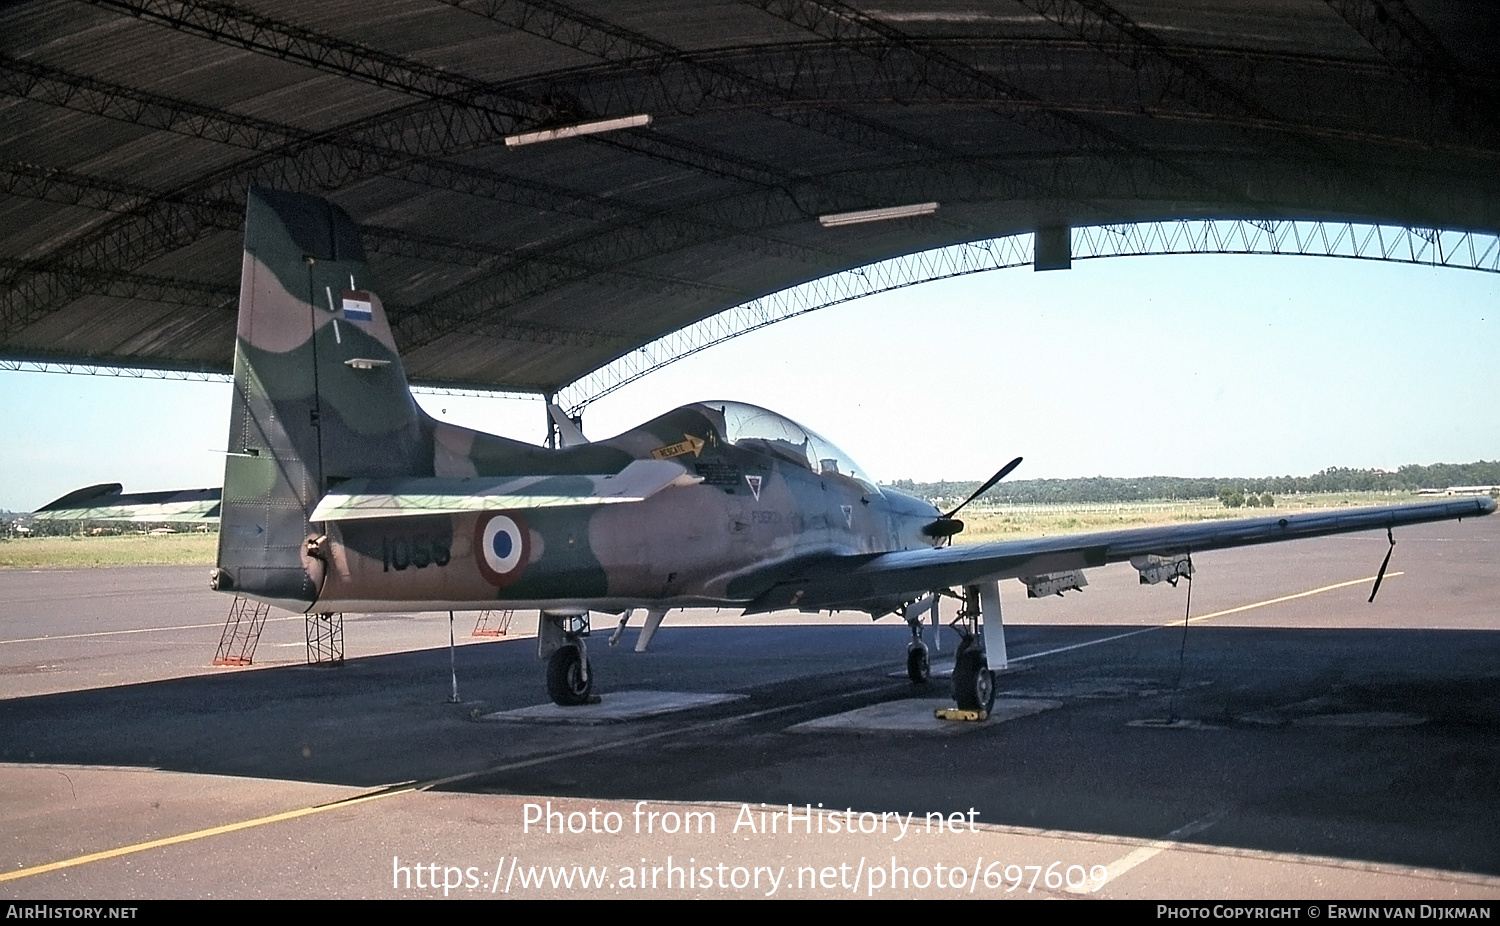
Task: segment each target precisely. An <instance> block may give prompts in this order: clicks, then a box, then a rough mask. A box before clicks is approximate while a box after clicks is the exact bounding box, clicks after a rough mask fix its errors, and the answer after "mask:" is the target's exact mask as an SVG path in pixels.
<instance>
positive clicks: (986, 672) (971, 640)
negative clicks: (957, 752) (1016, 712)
mask: <svg viewBox="0 0 1500 926" xmlns="http://www.w3.org/2000/svg"><path fill="white" fill-rule="evenodd" d="M997 597H998V596H997ZM980 611H981V608H980V601H979V586H977V585H969V586H965V587H964V604H963V607H962V608H960V609H959V612H958V616H957V617H955V618H954V619H953V623H952V624H949V626H950V627H952V628H953V630H954V631H955V632H956V633H957V634H958V636H959V644H958V653H957V656H956V657H955V658H954V661H953V700H954V701H955V702H956V703H957V704H958V706H959V708H961V709H962V710H966V711H983V712H984V713H986V714H988V713H989V712H990V711H991V710H993V709H994V707H995V674H994V673H993V672H991V671H990V662H989V657H988V656H987V655H986V653H985V648H984V637H983V635H982V634H981V632H980V623H979V621H980Z"/></svg>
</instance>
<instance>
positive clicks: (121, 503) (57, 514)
mask: <svg viewBox="0 0 1500 926" xmlns="http://www.w3.org/2000/svg"><path fill="white" fill-rule="evenodd" d="M120 489H121V486H120V484H119V483H118V482H105V483H100V484H99V485H93V486H86V487H85V488H82V489H75V490H74V491H72V492H69V493H68V494H67V495H64V496H63V497H62V498H59V499H56V500H55V501H51V502H48V503H47V504H45V505H43V506H42V507H40V508H38V509H37V510H36V511H35V512H34V513H33V514H32V517H33V518H35V519H36V520H38V521H132V522H142V523H147V524H156V523H164V522H168V521H172V522H177V521H187V522H193V523H198V524H211V523H215V522H217V521H218V520H219V499H220V495H221V494H222V493H221V492H220V490H219V489H182V490H179V491H175V492H137V493H135V494H132V495H125V494H122V493H121V491H120Z"/></svg>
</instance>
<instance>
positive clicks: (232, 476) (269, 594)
mask: <svg viewBox="0 0 1500 926" xmlns="http://www.w3.org/2000/svg"><path fill="white" fill-rule="evenodd" d="M379 293H380V290H379V287H378V286H377V285H376V282H375V280H374V279H373V278H372V277H371V275H370V271H369V268H368V266H367V265H366V262H365V256H364V252H363V250H362V248H361V244H360V240H359V234H358V231H357V227H356V226H355V224H354V222H353V221H352V220H351V219H350V218H349V216H348V215H347V214H345V213H344V212H343V211H342V210H340V209H339V208H337V207H335V206H333V205H331V204H329V203H327V202H325V201H323V200H320V199H316V198H313V197H310V196H305V195H297V194H290V193H281V192H272V191H268V190H254V191H252V192H251V194H250V197H249V206H248V210H247V216H246V224H245V252H244V264H243V275H242V278H241V289H240V315H239V331H238V339H237V342H236V347H235V364H234V368H235V373H234V399H233V403H234V405H233V410H232V417H231V423H230V435H229V446H228V459H227V465H226V467H225V474H224V489H223V499H222V515H221V529H220V535H219V553H218V565H217V568H216V569H215V570H214V572H213V578H212V585H213V587H214V588H215V589H217V590H220V591H224V592H230V593H234V594H239V595H245V596H248V597H252V598H256V599H260V600H263V601H267V602H270V603H272V604H275V605H278V606H281V607H284V608H289V609H292V610H295V611H302V612H318V613H321V612H337V611H353V612H363V611H389V610H433V611H449V610H461V609H487V608H515V609H536V610H539V611H540V612H541V614H542V620H541V621H540V632H539V644H538V649H539V655H540V656H541V657H542V658H544V659H545V660H546V661H547V671H546V678H547V690H548V693H549V694H550V695H551V697H552V699H553V700H554V701H556V702H557V703H559V704H579V703H584V702H587V701H589V700H590V699H591V694H592V688H593V685H594V677H593V673H592V671H591V669H590V665H589V660H588V653H587V649H586V642H585V634H586V627H587V615H588V613H589V612H590V611H599V612H610V613H614V614H621V613H626V614H627V616H628V612H629V610H630V609H635V608H645V609H648V611H649V614H650V617H649V618H648V624H647V626H648V630H650V629H654V627H655V625H656V624H659V623H660V620H661V615H663V614H665V613H666V612H667V611H668V610H669V609H673V608H680V607H690V606H712V607H736V608H743V609H744V610H745V611H746V612H768V611H776V610H781V609H798V610H803V611H821V610H835V609H847V610H858V611H865V612H868V613H869V614H871V615H872V616H874V617H880V616H883V615H898V616H901V617H903V618H904V619H905V620H906V621H907V622H908V623H909V624H910V626H911V628H912V639H911V643H910V644H909V646H908V648H907V666H908V671H909V674H910V675H911V677H912V678H913V680H916V681H925V680H926V678H927V675H928V671H929V666H928V651H927V646H926V644H925V642H924V640H923V639H922V623H923V616H924V613H927V612H929V610H930V611H931V613H933V614H934V616H935V614H936V606H937V601H938V599H939V596H949V597H951V598H953V599H956V600H957V601H959V602H960V603H961V606H960V609H959V611H958V616H957V618H956V619H955V620H954V622H953V624H952V626H953V627H954V629H955V630H957V631H958V634H959V637H960V644H959V646H958V649H957V656H956V662H955V668H954V674H953V679H954V695H955V698H956V700H957V701H958V703H959V705H960V707H963V708H968V709H973V710H988V709H989V707H990V705H991V704H992V702H993V699H994V687H993V675H992V673H991V670H990V665H989V656H990V648H987V647H986V641H985V637H986V632H985V631H984V625H985V624H986V623H989V624H991V625H993V626H994V627H996V628H998V626H999V622H998V617H999V590H998V581H999V580H1000V579H1002V578H1009V577H1017V578H1020V579H1022V580H1023V582H1025V583H1026V585H1027V587H1028V592H1029V593H1030V594H1033V595H1038V594H1053V593H1060V592H1061V591H1062V590H1065V589H1069V588H1077V587H1080V586H1082V585H1083V584H1085V582H1084V579H1083V575H1082V573H1081V571H1080V570H1082V569H1084V568H1085V567H1093V566H1102V565H1105V564H1106V563H1113V562H1123V561H1130V562H1131V563H1132V564H1133V565H1135V566H1136V568H1137V569H1139V570H1140V572H1141V581H1142V582H1156V581H1161V580H1167V581H1172V582H1175V581H1176V579H1177V578H1178V577H1179V576H1183V575H1187V574H1189V573H1190V570H1191V563H1190V560H1189V559H1188V555H1189V554H1190V553H1193V552H1198V551H1202V550H1208V549H1214V548H1219V547H1231V546H1239V545H1244V544H1256V543H1267V542H1272V541H1279V540H1291V539H1296V538H1301V537H1313V536H1319V535H1324V534H1331V533H1339V532H1344V531H1357V530H1369V529H1379V528H1386V529H1389V528H1391V527H1393V526H1397V525H1403V524H1413V523H1418V522H1424V521H1436V520H1444V519H1452V518H1462V517H1471V516H1476V515H1483V514H1488V513H1490V512H1492V511H1493V510H1494V509H1495V504H1494V502H1492V501H1490V500H1489V499H1465V500H1462V501H1444V502H1437V503H1429V504H1422V505H1412V506H1401V507H1386V508H1372V509H1364V510H1360V511H1344V512H1339V513H1329V514H1305V515H1288V516H1285V517H1268V518H1258V519H1247V520H1237V521H1216V522H1211V523H1199V524H1187V525H1181V526H1173V527H1159V528H1146V529H1138V530H1125V531H1112V532H1108V533H1093V534H1083V535H1077V536H1069V537H1049V538H1044V539H1038V540H1019V541H1004V542H999V543H986V544H977V545H970V546H957V547H955V546H951V545H950V543H949V541H950V540H951V538H952V536H953V535H954V534H956V533H957V532H959V531H960V530H962V529H963V522H962V521H960V520H958V519H957V518H956V517H955V514H956V513H957V509H954V510H953V511H949V512H946V513H944V512H941V511H939V510H938V509H936V508H935V507H934V506H932V505H930V504H928V503H927V502H924V501H921V500H919V499H916V498H913V497H911V496H908V495H905V494H902V493H900V492H896V491H894V490H891V489H888V488H880V487H877V486H876V485H875V483H874V482H872V481H871V480H870V479H869V478H868V477H867V476H866V475H865V474H864V473H863V472H862V471H861V470H860V469H859V467H857V466H856V465H854V463H853V461H851V460H850V459H849V458H848V457H847V456H846V455H845V454H843V453H842V452H841V451H839V449H838V448H837V447H835V446H834V445H833V444H831V443H829V442H828V441H827V440H825V439H823V438H822V437H821V436H819V435H818V434H815V433H814V432H812V431H810V430H808V429H807V428H804V427H802V426H801V425H798V424H797V423H795V422H793V421H790V420H788V419H786V418H784V417H782V416H780V415H777V414H775V413H773V412H770V411H767V410H765V409H762V408H757V407H755V406H752V405H745V404H741V403H737V402H699V403H695V404H692V405H686V406H683V407H682V408H679V409H677V410H675V411H672V412H668V413H667V414H665V415H662V416H660V417H658V418H655V419H653V420H652V421H649V422H647V423H645V424H643V425H641V426H640V427H637V428H635V429H634V430H631V431H627V432H626V433H624V434H621V435H619V436H618V437H615V438H612V439H610V440H604V441H599V442H595V443H587V442H583V443H578V442H576V438H577V435H575V443H574V445H573V446H564V447H560V448H556V449H553V448H544V447H537V446H532V445H529V444H525V443H521V442H518V441H514V440H509V439H507V438H503V437H497V436H493V435H489V434H484V433H480V432H477V431H473V430H469V429H467V428H462V427H456V426H453V425H449V424H445V423H442V422H438V421H435V420H433V419H432V418H430V417H428V416H427V415H426V414H424V413H423V412H422V410H421V409H420V408H418V406H417V404H416V403H415V402H414V401H413V400H412V396H411V393H410V391H409V389H408V386H407V380H406V374H405V372H404V370H403V369H402V364H401V358H400V357H399V356H398V354H397V350H396V345H395V342H394V340H393V338H392V336H391V329H390V326H389V324H388V323H387V319H386V313H385V311H384V309H383V308H382V305H381V299H380V295H379ZM1019 462H1020V461H1019V459H1018V460H1015V461H1013V462H1012V463H1011V464H1010V465H1009V466H1007V467H1006V468H1005V469H1003V470H1002V471H1001V472H1000V473H997V474H996V477H995V479H998V478H1000V477H1001V476H1003V475H1004V474H1005V473H1006V472H1008V471H1009V470H1010V469H1012V468H1014V466H1015V465H1016V464H1017V463H1019ZM994 481H995V480H991V484H993V482H994ZM976 494H977V493H976ZM960 507H962V506H960ZM1387 559H1389V557H1387ZM1383 570H1384V567H1383V566H1382V572H1383ZM981 615H983V619H982V617H981ZM989 635H990V636H991V637H992V638H993V636H994V633H993V632H990V633H989ZM1000 642H1001V643H1002V644H1003V637H1002V638H1001V640H1000ZM992 647H993V640H992Z"/></svg>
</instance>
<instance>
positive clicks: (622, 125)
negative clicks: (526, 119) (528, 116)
mask: <svg viewBox="0 0 1500 926" xmlns="http://www.w3.org/2000/svg"><path fill="white" fill-rule="evenodd" d="M650 124H651V116H650V114H649V113H642V114H641V115H639V116H621V117H620V118H618V119H597V120H595V121H593V122H580V123H578V124H577V125H565V126H563V127H562V128H560V129H542V130H541V131H539V132H522V133H521V134H520V135H507V136H505V144H506V146H507V147H511V148H514V147H515V146H516V145H534V144H536V143H537V142H539V141H556V140H557V139H559V138H573V137H574V136H577V135H597V134H598V133H600V132H614V131H616V130H618V129H634V128H638V127H639V126H643V125H650Z"/></svg>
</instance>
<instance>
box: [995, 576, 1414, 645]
mask: <svg viewBox="0 0 1500 926" xmlns="http://www.w3.org/2000/svg"><path fill="white" fill-rule="evenodd" d="M1404 575H1406V573H1404V572H1388V573H1386V574H1385V577H1386V578H1387V579H1394V578H1396V576H1404ZM1188 581H1190V582H1191V581H1192V580H1191V579H1189V580H1188ZM1374 581H1375V577H1374V576H1366V577H1365V578H1363V579H1350V580H1349V581H1348V582H1337V583H1335V584H1333V585H1325V586H1323V587H1322V588H1314V589H1309V590H1308V591H1305V592H1298V593H1296V594H1295V595H1282V596H1281V597H1280V598H1268V599H1267V600H1265V601H1257V602H1254V603H1252V604H1244V605H1240V606H1239V607H1238V608H1228V609H1226V610H1223V611H1215V612H1213V613H1212V614H1200V615H1199V616H1197V617H1192V618H1189V619H1188V623H1190V624H1191V623H1196V622H1197V621H1207V620H1212V619H1213V618H1216V617H1224V616H1225V615H1227V614H1239V613H1240V612H1242V611H1253V610H1255V609H1256V608H1266V607H1270V606H1271V605H1273V604H1281V603H1282V602H1286V601H1296V600H1297V599H1298V598H1309V597H1311V596H1313V595H1321V594H1323V593H1324V592H1331V591H1335V590H1337V589H1341V588H1348V587H1349V586H1351V585H1363V584H1364V583H1366V582H1374ZM1181 626H1182V624H1180V623H1179V622H1177V621H1172V622H1170V623H1166V624H1158V625H1157V626H1155V627H1142V628H1141V629H1139V630H1128V631H1126V632H1125V633H1117V634H1115V635H1114V636H1112V637H1103V638H1102V639H1098V640H1088V641H1086V642H1084V643H1074V644H1073V645H1071V646H1060V647H1058V648H1057V649H1049V650H1045V651H1043V652H1040V653H1028V654H1027V655H1025V656H1015V657H1012V658H1011V659H1010V660H1008V661H1009V662H1025V661H1026V660H1028V659H1040V658H1041V657H1043V656H1056V655H1057V654H1058V653H1067V652H1071V651H1072V650H1075V649H1083V648H1084V647H1087V646H1098V645H1099V644H1100V643H1112V642H1114V641H1115V640H1123V639H1125V638H1126V637H1134V636H1139V635H1140V634H1143V633H1151V632H1152V631H1155V630H1166V629H1167V628H1168V627H1181Z"/></svg>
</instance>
